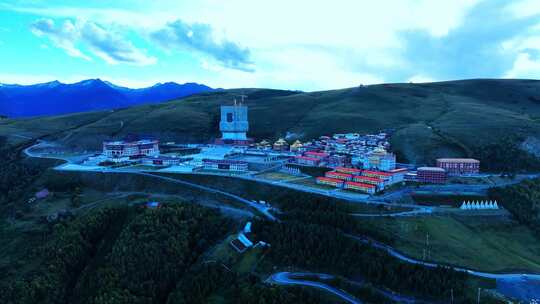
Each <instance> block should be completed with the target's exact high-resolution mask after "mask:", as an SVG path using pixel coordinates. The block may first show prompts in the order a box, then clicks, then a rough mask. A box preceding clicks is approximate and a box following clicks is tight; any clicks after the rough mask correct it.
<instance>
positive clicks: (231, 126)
mask: <svg viewBox="0 0 540 304" xmlns="http://www.w3.org/2000/svg"><path fill="white" fill-rule="evenodd" d="M219 130H220V131H221V133H222V134H223V135H222V138H221V139H222V140H223V141H224V142H225V143H227V142H236V141H248V140H249V139H248V137H247V135H246V133H247V131H248V130H249V122H248V107H247V106H244V105H239V104H236V101H235V103H234V105H233V106H221V122H220V123H219Z"/></svg>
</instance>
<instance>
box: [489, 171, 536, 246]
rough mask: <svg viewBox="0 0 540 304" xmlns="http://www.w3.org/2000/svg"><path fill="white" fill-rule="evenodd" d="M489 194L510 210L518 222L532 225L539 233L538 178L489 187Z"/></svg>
mask: <svg viewBox="0 0 540 304" xmlns="http://www.w3.org/2000/svg"><path fill="white" fill-rule="evenodd" d="M489 196H490V198H491V199H495V200H497V202H498V204H500V205H502V206H504V208H505V209H507V210H508V211H510V213H512V214H513V215H514V216H515V218H516V219H517V220H518V221H519V222H520V223H523V224H526V225H528V226H530V227H532V228H533V229H534V230H535V231H536V232H537V234H538V235H540V179H534V180H524V181H522V182H521V183H519V184H516V185H511V186H507V187H503V188H491V189H490V190H489Z"/></svg>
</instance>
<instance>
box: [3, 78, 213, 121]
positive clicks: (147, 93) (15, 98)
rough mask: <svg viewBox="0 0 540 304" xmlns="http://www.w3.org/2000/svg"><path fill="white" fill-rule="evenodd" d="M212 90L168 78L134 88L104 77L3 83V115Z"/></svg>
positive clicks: (152, 100)
mask: <svg viewBox="0 0 540 304" xmlns="http://www.w3.org/2000/svg"><path fill="white" fill-rule="evenodd" d="M209 91H214V89H212V88H210V87H208V86H206V85H203V84H198V83H184V84H178V83H175V82H167V83H158V84H156V85H154V86H151V87H147V88H140V89H131V88H127V87H121V86H117V85H114V84H112V83H110V82H108V81H103V80H101V79H88V80H83V81H81V82H77V83H73V84H64V83H61V82H59V81H52V82H47V83H40V84H34V85H17V84H0V115H4V116H8V117H13V118H17V117H32V116H47V115H61V114H67V113H77V112H87V111H95V110H111V109H118V108H125V107H130V106H134V105H140V104H146V103H159V102H163V101H168V100H173V99H179V98H182V97H186V96H190V95H193V94H197V93H204V92H209Z"/></svg>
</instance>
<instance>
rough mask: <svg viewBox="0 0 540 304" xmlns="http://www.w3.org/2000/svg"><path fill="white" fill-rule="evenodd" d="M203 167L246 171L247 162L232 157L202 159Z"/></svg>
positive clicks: (206, 168)
mask: <svg viewBox="0 0 540 304" xmlns="http://www.w3.org/2000/svg"><path fill="white" fill-rule="evenodd" d="M203 169H205V170H222V171H236V172H242V171H248V162H246V161H240V160H232V159H203Z"/></svg>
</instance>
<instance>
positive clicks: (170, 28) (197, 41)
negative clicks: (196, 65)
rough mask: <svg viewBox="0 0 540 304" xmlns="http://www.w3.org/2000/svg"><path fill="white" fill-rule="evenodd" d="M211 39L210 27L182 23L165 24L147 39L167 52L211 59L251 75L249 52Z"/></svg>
mask: <svg viewBox="0 0 540 304" xmlns="http://www.w3.org/2000/svg"><path fill="white" fill-rule="evenodd" d="M214 36H215V35H214V30H213V29H212V27H211V26H210V25H209V24H204V23H194V24H187V23H185V22H183V21H182V20H176V21H174V22H170V23H167V24H166V25H165V26H164V27H163V28H162V29H160V30H157V31H155V32H153V33H151V35H150V37H151V39H152V40H153V41H155V42H156V43H157V44H159V45H160V46H162V47H163V48H166V49H168V50H175V49H186V50H191V51H196V52H200V53H202V54H205V55H208V56H210V57H211V58H213V59H215V60H217V61H218V62H219V63H220V64H221V65H223V66H224V67H227V68H231V69H235V70H240V71H244V72H253V71H254V69H253V67H252V65H253V62H252V61H251V60H250V50H249V49H248V48H243V47H241V46H240V45H238V44H237V43H236V42H233V41H230V40H227V39H222V40H221V41H217V40H216V39H215V37H214Z"/></svg>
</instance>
